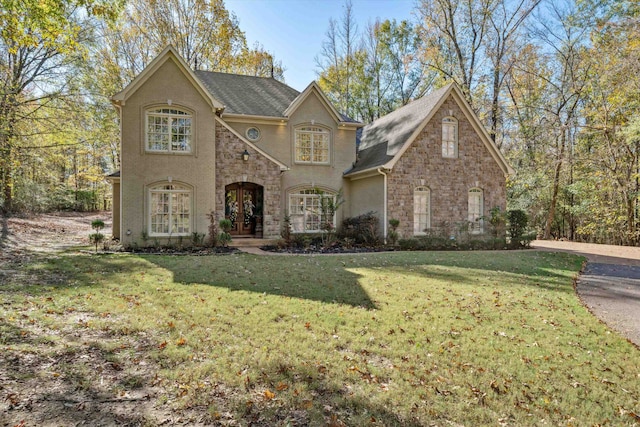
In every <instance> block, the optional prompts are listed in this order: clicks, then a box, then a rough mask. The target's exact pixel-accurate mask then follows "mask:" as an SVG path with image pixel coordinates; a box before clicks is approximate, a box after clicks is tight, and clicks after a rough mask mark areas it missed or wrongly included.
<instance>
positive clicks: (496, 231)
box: [489, 206, 507, 238]
mask: <svg viewBox="0 0 640 427" xmlns="http://www.w3.org/2000/svg"><path fill="white" fill-rule="evenodd" d="M506 220H507V218H506V213H505V212H503V211H502V209H500V206H495V207H493V208H492V209H491V210H490V211H489V228H490V230H491V234H492V235H493V237H495V238H499V237H502V236H504V235H505V227H506Z"/></svg>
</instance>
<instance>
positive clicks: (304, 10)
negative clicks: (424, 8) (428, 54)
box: [225, 0, 416, 91]
mask: <svg viewBox="0 0 640 427" xmlns="http://www.w3.org/2000/svg"><path fill="white" fill-rule="evenodd" d="M415 2H416V0H352V5H353V9H352V13H353V15H354V18H355V20H356V23H357V27H358V31H362V30H364V29H365V28H366V26H367V24H368V23H369V22H374V21H375V20H376V18H380V19H381V20H385V19H390V20H392V19H396V20H397V21H401V20H403V19H412V10H413V8H414V5H415ZM225 6H226V8H227V10H229V11H230V12H233V13H235V15H236V17H237V18H238V21H239V23H240V29H241V30H242V31H244V33H245V36H246V38H247V43H248V44H249V46H253V45H254V43H255V42H259V43H260V44H262V46H263V48H264V49H265V50H266V51H268V52H269V53H271V54H272V55H273V56H274V57H275V58H276V60H279V61H282V66H283V67H284V68H285V72H284V77H285V82H286V83H287V84H288V85H289V86H291V87H293V88H294V89H296V90H298V91H302V90H304V89H305V88H306V87H307V86H308V85H309V83H311V82H312V81H313V80H316V79H317V73H316V72H317V67H316V61H315V58H316V56H318V55H319V53H320V51H321V49H322V42H323V41H324V40H325V33H326V31H327V28H328V26H329V19H331V18H333V19H335V20H336V21H338V22H339V21H340V19H341V17H342V15H343V13H344V0H225Z"/></svg>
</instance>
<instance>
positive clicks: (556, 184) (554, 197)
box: [543, 129, 566, 239]
mask: <svg viewBox="0 0 640 427" xmlns="http://www.w3.org/2000/svg"><path fill="white" fill-rule="evenodd" d="M565 145H566V131H565V130H564V129H563V130H562V134H561V135H560V154H559V155H558V160H557V163H556V170H555V174H554V177H553V192H552V194H551V206H549V213H548V215H547V223H546V225H545V227H544V235H543V238H544V239H550V238H551V227H552V225H553V220H554V218H555V216H556V206H557V204H558V191H559V189H560V173H561V171H562V162H563V160H564V150H565Z"/></svg>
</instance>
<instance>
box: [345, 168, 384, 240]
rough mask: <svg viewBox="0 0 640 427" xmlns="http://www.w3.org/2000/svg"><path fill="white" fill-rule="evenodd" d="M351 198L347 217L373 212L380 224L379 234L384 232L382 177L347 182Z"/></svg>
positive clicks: (376, 176) (375, 176)
mask: <svg viewBox="0 0 640 427" xmlns="http://www.w3.org/2000/svg"><path fill="white" fill-rule="evenodd" d="M349 188H350V193H351V197H350V199H349V203H348V204H349V212H350V214H349V216H351V217H354V216H358V215H362V214H365V213H368V212H372V211H373V212H375V214H376V216H377V217H378V220H379V224H380V233H382V232H383V230H384V177H383V176H382V175H380V174H378V175H374V176H371V177H368V178H362V179H357V180H353V181H349Z"/></svg>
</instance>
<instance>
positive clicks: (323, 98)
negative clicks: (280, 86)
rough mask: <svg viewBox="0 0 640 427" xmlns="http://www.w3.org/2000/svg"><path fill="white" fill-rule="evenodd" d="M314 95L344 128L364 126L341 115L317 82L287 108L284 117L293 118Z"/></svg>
mask: <svg viewBox="0 0 640 427" xmlns="http://www.w3.org/2000/svg"><path fill="white" fill-rule="evenodd" d="M311 94H314V95H316V96H317V97H318V99H319V100H320V102H321V103H322V104H323V106H324V108H325V109H326V110H327V111H328V112H329V114H330V115H331V117H333V119H334V120H335V121H336V123H338V124H341V125H343V126H346V125H350V126H357V127H359V126H362V123H360V122H357V121H355V120H353V119H351V118H349V117H347V116H345V115H343V114H340V113H339V112H338V110H336V108H335V107H334V106H333V104H332V103H331V101H329V98H327V96H326V95H325V94H324V92H323V91H322V89H320V86H318V83H316V82H315V81H313V82H311V83H310V84H309V86H307V87H306V89H305V90H303V91H302V92H301V93H300V94H299V95H298V96H297V97H296V98H295V99H294V100H293V101H292V102H291V104H290V105H289V106H288V107H287V109H286V110H285V111H284V116H286V117H291V115H292V114H293V113H295V111H296V110H297V109H298V108H299V107H300V106H301V105H302V104H303V103H304V101H305V100H306V99H307V98H308V97H309V96H310V95H311Z"/></svg>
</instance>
